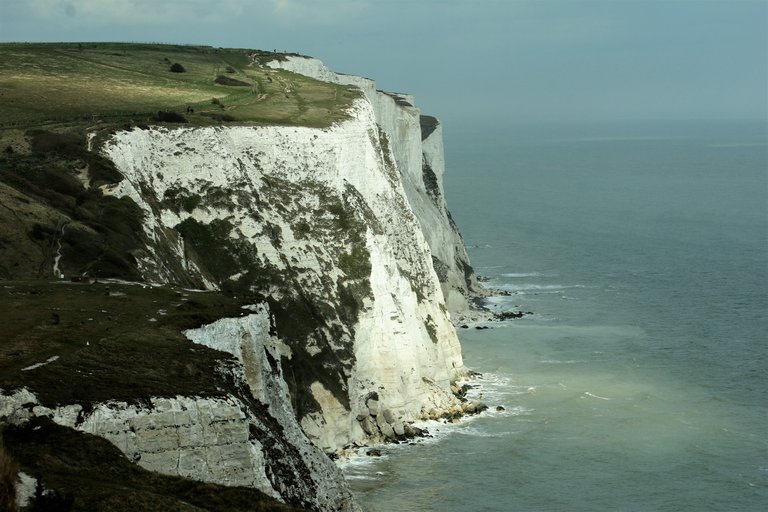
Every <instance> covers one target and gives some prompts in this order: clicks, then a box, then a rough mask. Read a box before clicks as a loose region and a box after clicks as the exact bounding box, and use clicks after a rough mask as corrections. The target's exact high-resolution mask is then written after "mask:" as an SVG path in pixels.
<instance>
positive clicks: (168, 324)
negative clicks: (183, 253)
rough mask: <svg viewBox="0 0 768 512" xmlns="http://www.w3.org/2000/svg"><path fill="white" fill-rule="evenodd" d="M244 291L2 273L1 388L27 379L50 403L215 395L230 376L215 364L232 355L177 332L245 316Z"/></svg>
mask: <svg viewBox="0 0 768 512" xmlns="http://www.w3.org/2000/svg"><path fill="white" fill-rule="evenodd" d="M107 289H109V294H108V295H107V294H106V290H107ZM243 300H244V299H237V298H234V297H228V296H225V295H223V294H220V293H215V292H206V293H194V292H186V291H184V290H182V289H178V288H173V287H169V286H165V287H159V288H150V287H145V286H142V285H120V284H105V283H102V284H86V283H69V282H61V281H59V282H45V281H1V282H0V304H2V308H0V325H2V326H3V335H2V337H0V389H5V390H13V389H19V388H22V387H27V388H28V389H30V390H31V391H32V392H34V393H35V394H36V395H37V396H38V399H39V400H40V401H41V402H42V403H43V404H45V405H47V406H50V407H53V406H56V405H64V404H72V403H79V404H83V405H86V404H89V403H96V402H103V401H106V400H123V401H127V402H130V403H136V402H142V401H145V400H147V399H148V398H150V397H153V396H170V397H172V396H176V395H188V396H222V395H223V394H226V391H224V388H225V387H226V386H227V385H228V384H227V383H226V382H224V380H223V379H222V378H221V377H220V374H219V372H217V371H216V369H217V367H219V366H220V365H221V364H224V365H229V364H234V362H233V361H232V360H231V357H230V356H229V354H226V353H224V352H219V351H216V350H212V349H209V348H207V347H204V346H200V345H196V344H194V343H192V342H191V341H189V340H188V339H186V337H184V335H183V334H182V333H181V332H182V331H183V330H185V329H191V328H194V327H198V326H200V325H203V324H207V323H210V322H213V321H215V320H218V319H219V318H222V317H237V316H241V315H243V314H244V310H242V309H241V307H240V306H241V305H242V304H243V303H244V302H243ZM54 356H58V359H56V360H55V361H53V362H51V363H49V364H46V365H45V366H41V367H39V368H37V369H33V370H24V368H28V367H30V366H32V365H35V364H37V363H41V362H44V361H47V360H48V359H50V358H51V357H54Z"/></svg>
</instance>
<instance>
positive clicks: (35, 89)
mask: <svg viewBox="0 0 768 512" xmlns="http://www.w3.org/2000/svg"><path fill="white" fill-rule="evenodd" d="M280 58H284V55H283V54H277V53H272V52H262V51H256V50H245V49H223V48H212V47H207V46H173V45H152V44H127V43H45V44H43V43H33V44H27V43H3V44H0V129H3V128H14V127H16V128H29V127H34V126H39V125H42V124H51V123H56V124H72V123H74V124H80V123H89V124H94V123H99V122H101V123H109V122H114V123H125V122H133V123H137V124H142V123H146V122H153V121H157V113H158V111H172V112H177V113H179V114H181V115H182V116H183V117H184V118H185V119H186V121H187V122H189V123H192V124H196V125H201V124H218V123H222V122H238V123H268V124H273V123H274V124H289V125H305V126H315V127H325V126H329V125H330V124H332V123H334V122H336V121H339V120H341V119H343V117H344V115H345V114H344V112H345V108H346V107H348V106H349V105H350V103H351V101H352V100H353V99H354V98H355V97H357V96H358V94H359V93H358V92H357V91H356V90H355V89H353V88H350V87H347V86H339V85H334V84H328V83H324V82H319V81H316V80H313V79H311V78H307V77H304V76H300V75H296V74H293V73H288V72H285V71H281V70H273V69H271V68H269V67H267V66H264V64H265V63H266V62H268V61H270V60H274V59H280ZM182 70H183V71H182ZM187 107H191V108H192V109H194V113H188V112H187Z"/></svg>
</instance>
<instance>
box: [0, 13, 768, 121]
mask: <svg viewBox="0 0 768 512" xmlns="http://www.w3.org/2000/svg"><path fill="white" fill-rule="evenodd" d="M0 40H4V41H148V42H167V43H193V44H206V45H213V46H223V47H243V48H260V49H268V50H272V49H277V50H286V51H294V52H299V53H303V54H307V55H312V56H315V57H318V58H320V59H321V60H323V61H324V62H326V64H328V65H329V66H330V67H331V68H332V69H334V70H336V71H341V72H345V73H352V74H359V75H364V76H368V77H371V78H374V79H376V80H377V82H378V85H379V87H380V88H383V89H387V90H394V91H404V92H410V93H413V94H415V95H416V96H417V103H418V105H419V106H420V107H421V108H422V110H423V111H424V112H426V113H430V114H434V115H437V116H438V117H441V118H442V119H443V121H444V122H445V121H447V120H450V121H451V122H462V121H467V120H472V121H478V120H482V119H494V118H496V119H508V120H510V121H515V122H521V123H525V122H531V121H548V120H558V119H566V120H603V119H636V118H639V119H656V118H672V119H691V118H694V119H699V118H753V119H754V118H763V119H765V118H766V116H768V112H767V110H768V106H767V103H768V100H767V98H766V96H767V95H768V78H767V77H768V70H767V66H768V0H0Z"/></svg>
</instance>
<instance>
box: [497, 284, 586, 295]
mask: <svg viewBox="0 0 768 512" xmlns="http://www.w3.org/2000/svg"><path fill="white" fill-rule="evenodd" d="M498 288H499V289H500V290H505V291H509V292H512V293H517V294H525V293H526V292H537V293H561V292H562V291H563V290H568V289H573V288H588V287H587V286H585V285H583V284H535V283H521V284H510V283H504V284H500V285H498Z"/></svg>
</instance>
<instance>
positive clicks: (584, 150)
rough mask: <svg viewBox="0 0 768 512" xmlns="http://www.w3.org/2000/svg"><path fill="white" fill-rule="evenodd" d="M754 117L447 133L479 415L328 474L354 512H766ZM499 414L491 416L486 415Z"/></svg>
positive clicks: (764, 246)
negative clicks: (476, 323)
mask: <svg viewBox="0 0 768 512" xmlns="http://www.w3.org/2000/svg"><path fill="white" fill-rule="evenodd" d="M765 141H766V130H765V124H764V123H762V124H761V123H755V122H698V123H671V122H670V123H658V124H652V123H635V124H623V125H618V124H601V125H593V126H581V125H579V126H576V125H573V126H558V127H533V128H531V127H527V128H525V129H522V128H521V129H515V128H514V127H506V128H500V129H499V130H497V131H496V135H495V138H492V139H489V138H487V137H485V138H480V137H479V136H475V135H473V134H472V133H451V132H450V131H449V132H448V133H447V137H446V151H447V155H446V156H447V162H448V167H449V168H448V173H447V175H446V189H447V196H448V204H449V206H450V208H451V210H452V212H453V215H454V218H455V219H456V221H457V223H458V224H459V226H460V228H461V229H462V232H463V234H464V236H465V240H466V242H467V245H468V247H469V251H470V256H471V258H472V261H473V264H474V266H475V269H476V270H477V272H478V273H479V274H480V275H483V276H485V277H486V278H487V279H488V280H489V282H488V285H489V286H492V287H495V288H498V289H501V290H505V291H506V292H508V293H509V295H507V296H502V297H496V298H494V299H493V300H491V301H490V305H491V306H492V307H494V308H498V309H499V310H506V309H514V310H523V311H533V312H534V315H532V316H527V317H524V318H522V319H518V320H512V321H507V322H503V323H494V324H490V325H492V327H493V328H492V329H488V330H476V329H473V328H470V329H460V332H459V334H460V337H461V340H462V347H463V353H464V359H465V364H466V365H467V367H469V368H472V369H474V370H477V371H480V372H482V374H483V377H482V378H480V379H478V380H476V381H474V382H473V384H475V385H476V386H477V387H476V388H475V389H474V390H473V392H474V393H475V394H476V395H477V396H479V395H480V394H482V399H483V400H484V401H485V402H486V403H488V404H489V405H490V406H491V410H489V411H487V412H486V413H483V414H482V415H481V416H479V417H474V418H473V419H471V420H470V421H466V422H462V423H460V424H456V425H433V426H432V427H431V428H430V430H431V432H432V433H433V434H435V437H434V438H432V439H428V440H426V441H425V442H421V443H419V444H417V445H413V446H395V447H389V448H385V449H384V456H383V457H381V458H373V457H371V458H363V459H361V460H358V461H355V462H353V463H351V464H348V465H347V466H346V467H345V473H346V475H347V477H348V479H349V481H350V482H351V484H352V487H353V490H354V492H355V493H356V495H357V496H358V498H359V500H360V501H361V503H362V504H363V506H364V507H365V509H366V510H369V511H373V512H380V511H381V512H383V511H395V510H397V511H426V510H434V511H463V510H486V511H506V510H522V511H528V510H531V511H539V510H541V511H552V510H564V511H565V510H567V511H580V510H583V511H588V510H589V511H592V510H629V511H632V510H669V511H685V510H691V511H693V510H696V511H700V510H740V511H751V510H763V509H764V508H765V507H766V505H768V420H767V413H768V410H767V409H766V404H765V397H766V396H768V379H767V378H766V372H767V368H768V365H767V364H766V363H768V358H767V357H766V341H765V340H766V336H767V335H768V320H767V319H766V316H767V315H768V239H767V237H768V206H767V205H766V197H767V196H766V194H767V193H768V177H767V176H766V174H767V173H768V171H766V169H768V158H767V157H766V152H767V149H768V148H766V143H765ZM497 405H501V406H503V407H504V409H505V410H504V411H495V410H493V408H494V407H495V406H497Z"/></svg>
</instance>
